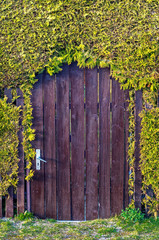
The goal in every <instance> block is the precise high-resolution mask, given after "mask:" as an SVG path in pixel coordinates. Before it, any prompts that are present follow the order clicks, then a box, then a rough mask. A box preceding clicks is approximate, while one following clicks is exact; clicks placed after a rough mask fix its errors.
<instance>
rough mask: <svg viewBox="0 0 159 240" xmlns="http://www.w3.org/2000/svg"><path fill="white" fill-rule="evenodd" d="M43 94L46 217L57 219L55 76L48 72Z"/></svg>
mask: <svg viewBox="0 0 159 240" xmlns="http://www.w3.org/2000/svg"><path fill="white" fill-rule="evenodd" d="M43 92H44V159H45V160H46V161H47V163H46V164H45V199H46V217H47V218H54V219H56V218H57V214H56V159H55V158H56V150H55V76H49V74H47V73H46V72H45V75H44V78H43Z"/></svg>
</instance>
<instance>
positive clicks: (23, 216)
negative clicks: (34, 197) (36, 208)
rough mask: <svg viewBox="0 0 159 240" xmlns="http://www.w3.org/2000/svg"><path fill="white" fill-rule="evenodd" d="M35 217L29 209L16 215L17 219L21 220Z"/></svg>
mask: <svg viewBox="0 0 159 240" xmlns="http://www.w3.org/2000/svg"><path fill="white" fill-rule="evenodd" d="M33 218H34V216H33V214H32V213H31V212H28V211H25V212H24V213H20V214H19V215H17V216H15V219H16V220H19V221H24V220H28V219H33Z"/></svg>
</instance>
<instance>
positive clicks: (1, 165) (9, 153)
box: [0, 98, 20, 195]
mask: <svg viewBox="0 0 159 240" xmlns="http://www.w3.org/2000/svg"><path fill="white" fill-rule="evenodd" d="M19 112H20V109H19V108H17V107H16V106H12V104H11V103H7V98H4V99H3V100H2V99H0V119H1V121H0V156H1V160H0V178H1V181H0V195H1V194H6V193H7V192H6V190H7V189H8V187H9V186H16V185H17V181H18V178H17V174H18V162H19V159H18V149H17V148H18V144H19V141H18V135H17V134H18V129H19Z"/></svg>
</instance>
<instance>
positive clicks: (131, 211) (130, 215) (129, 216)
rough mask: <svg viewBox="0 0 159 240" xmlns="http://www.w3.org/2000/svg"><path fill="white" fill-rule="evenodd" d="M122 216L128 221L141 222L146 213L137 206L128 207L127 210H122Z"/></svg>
mask: <svg viewBox="0 0 159 240" xmlns="http://www.w3.org/2000/svg"><path fill="white" fill-rule="evenodd" d="M121 217H122V218H123V219H124V220H125V221H127V222H133V223H136V222H141V221H142V220H143V219H144V214H143V213H142V212H141V211H140V210H139V209H135V208H130V207H128V208H126V209H125V211H124V210H122V212H121Z"/></svg>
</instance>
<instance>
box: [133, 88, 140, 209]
mask: <svg viewBox="0 0 159 240" xmlns="http://www.w3.org/2000/svg"><path fill="white" fill-rule="evenodd" d="M141 110H142V91H141V90H138V91H136V92H135V162H134V171H135V182H134V191H135V208H139V209H140V210H141V184H142V176H141V170H140V166H139V165H140V133H141V118H140V117H139V113H140V112H141Z"/></svg>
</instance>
